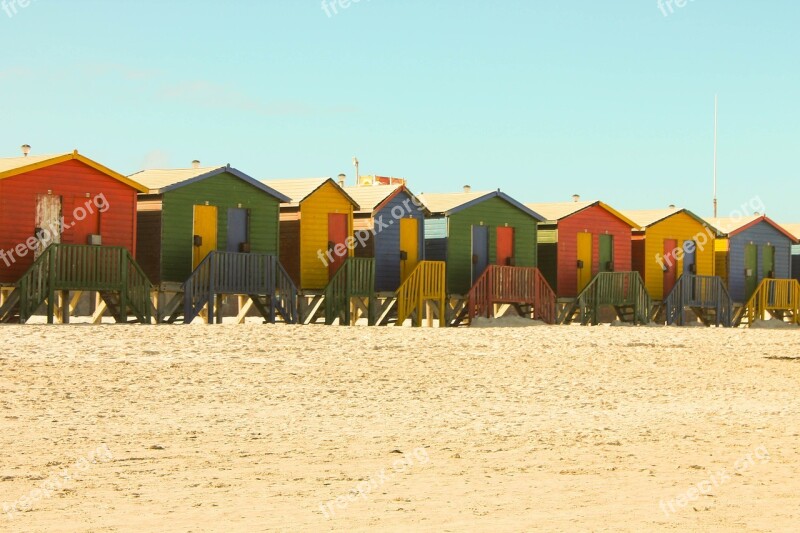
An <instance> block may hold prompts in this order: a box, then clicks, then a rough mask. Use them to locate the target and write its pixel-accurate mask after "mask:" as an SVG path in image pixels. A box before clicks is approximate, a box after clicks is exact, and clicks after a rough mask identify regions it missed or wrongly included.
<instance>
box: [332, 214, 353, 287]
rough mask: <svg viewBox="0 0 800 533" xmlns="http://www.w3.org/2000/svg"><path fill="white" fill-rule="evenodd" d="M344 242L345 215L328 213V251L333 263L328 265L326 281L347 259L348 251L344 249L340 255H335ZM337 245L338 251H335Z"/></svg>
mask: <svg viewBox="0 0 800 533" xmlns="http://www.w3.org/2000/svg"><path fill="white" fill-rule="evenodd" d="M345 240H347V215H346V214H342V213H328V250H330V251H331V256H333V261H332V262H330V263H329V264H328V279H330V278H332V277H333V275H334V274H336V272H337V271H338V270H339V268H341V266H342V265H343V264H344V262H345V260H346V259H347V255H348V251H347V250H346V249H345V251H344V253H342V254H341V255H339V254H337V251H338V252H341V251H342V247H343V246H344V245H345V244H344V241H345ZM337 245H341V246H339V249H338V250H337V249H336V247H337Z"/></svg>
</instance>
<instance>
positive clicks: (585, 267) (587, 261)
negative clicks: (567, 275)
mask: <svg viewBox="0 0 800 533" xmlns="http://www.w3.org/2000/svg"><path fill="white" fill-rule="evenodd" d="M577 267H578V293H579V294H580V292H581V291H582V290H583V289H585V288H586V286H587V285H588V284H589V282H590V281H592V234H591V233H578V262H577Z"/></svg>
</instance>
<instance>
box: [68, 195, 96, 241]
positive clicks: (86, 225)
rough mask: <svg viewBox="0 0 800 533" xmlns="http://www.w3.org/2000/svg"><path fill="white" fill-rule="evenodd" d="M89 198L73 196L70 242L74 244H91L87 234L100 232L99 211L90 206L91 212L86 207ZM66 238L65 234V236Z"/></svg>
mask: <svg viewBox="0 0 800 533" xmlns="http://www.w3.org/2000/svg"><path fill="white" fill-rule="evenodd" d="M87 203H91V200H88V199H87V198H75V199H74V200H73V202H72V216H73V217H74V219H73V220H72V228H71V229H70V231H71V232H72V242H74V243H76V244H92V243H90V242H89V235H99V234H100V212H99V211H98V210H97V209H95V207H94V206H92V212H91V213H90V212H89V210H88V209H87V208H86V205H87ZM65 240H66V236H65Z"/></svg>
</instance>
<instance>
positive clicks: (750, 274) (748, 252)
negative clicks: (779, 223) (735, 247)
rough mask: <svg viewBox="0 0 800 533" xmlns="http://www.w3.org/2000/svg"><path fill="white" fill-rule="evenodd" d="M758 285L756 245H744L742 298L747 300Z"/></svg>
mask: <svg viewBox="0 0 800 533" xmlns="http://www.w3.org/2000/svg"><path fill="white" fill-rule="evenodd" d="M757 285H758V246H756V245H755V244H747V245H745V247H744V299H745V301H747V300H749V299H750V297H751V296H752V295H753V293H754V292H755V290H756V286H757Z"/></svg>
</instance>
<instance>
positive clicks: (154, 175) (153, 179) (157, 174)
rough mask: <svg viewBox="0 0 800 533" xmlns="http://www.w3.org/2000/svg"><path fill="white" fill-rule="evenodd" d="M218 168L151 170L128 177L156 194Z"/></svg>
mask: <svg viewBox="0 0 800 533" xmlns="http://www.w3.org/2000/svg"><path fill="white" fill-rule="evenodd" d="M218 168H220V167H203V168H176V169H152V170H142V171H140V172H137V173H136V174H131V175H130V176H128V177H129V178H131V179H135V180H136V181H138V182H139V183H141V184H142V185H145V186H146V187H147V188H148V189H150V192H151V193H157V192H158V191H160V190H161V189H165V188H167V187H169V186H171V185H176V184H178V183H181V182H184V181H189V180H191V179H194V178H197V177H198V176H202V175H203V174H208V173H210V172H213V171H214V170H217V169H218Z"/></svg>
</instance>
